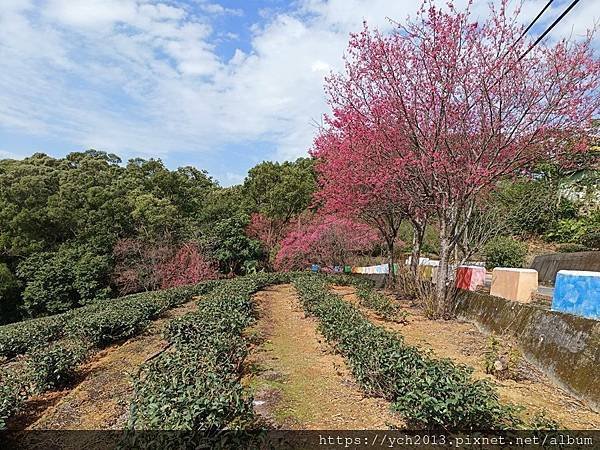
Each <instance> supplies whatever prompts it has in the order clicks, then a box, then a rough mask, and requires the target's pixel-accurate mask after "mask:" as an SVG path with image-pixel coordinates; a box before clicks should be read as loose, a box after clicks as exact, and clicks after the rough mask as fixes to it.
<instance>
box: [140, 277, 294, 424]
mask: <svg viewBox="0 0 600 450" xmlns="http://www.w3.org/2000/svg"><path fill="white" fill-rule="evenodd" d="M293 276H294V275H282V274H262V273H258V274H253V275H248V276H245V277H240V278H235V279H233V280H230V281H225V282H222V283H221V284H220V285H219V286H218V287H216V288H215V289H214V290H212V292H210V293H209V294H208V295H206V297H205V298H204V299H202V301H200V302H198V310H197V311H194V312H192V313H189V314H186V315H185V316H183V317H181V318H178V319H175V320H173V321H171V322H170V323H169V324H168V325H167V327H166V330H165V338H166V339H167V340H168V341H169V342H170V343H171V344H172V348H171V350H170V351H168V352H165V353H163V354H161V355H160V356H159V357H157V358H156V359H154V360H152V361H150V362H149V363H148V364H146V365H144V366H143V367H142V369H141V370H140V373H139V375H138V376H137V377H136V378H135V380H134V388H135V394H134V399H133V401H132V404H131V411H132V414H131V418H130V423H129V427H130V428H132V429H135V430H157V429H160V430H203V431H205V432H208V433H209V434H210V433H211V432H212V433H217V432H218V431H219V430H222V429H240V428H243V427H245V426H247V425H248V424H249V423H250V422H251V420H252V417H253V413H252V399H251V398H250V397H249V396H247V395H246V394H245V392H244V390H243V387H242V385H241V384H240V381H239V380H240V370H241V367H242V363H243V361H244V358H245V357H246V355H247V351H248V350H247V342H246V339H245V338H244V337H243V334H242V333H243V331H244V330H245V329H246V328H247V327H248V326H249V325H250V324H251V323H252V321H253V320H254V305H253V302H252V298H251V297H252V294H253V293H254V292H256V291H257V290H259V289H261V288H263V287H264V286H266V285H269V284H275V283H281V282H288V281H289V280H290V279H291V277H293Z"/></svg>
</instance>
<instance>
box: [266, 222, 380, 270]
mask: <svg viewBox="0 0 600 450" xmlns="http://www.w3.org/2000/svg"><path fill="white" fill-rule="evenodd" d="M378 243H379V236H378V234H377V232H376V231H375V230H373V229H372V228H371V227H369V226H367V225H364V224H362V223H358V222H355V221H352V220H350V219H346V218H339V217H336V216H315V217H313V218H311V219H309V220H308V221H304V222H299V223H298V225H297V226H296V227H295V228H294V229H293V230H292V231H290V232H289V233H288V235H287V236H286V237H285V238H284V239H283V240H282V241H281V248H280V250H279V252H278V253H277V256H276V258H275V268H276V269H277V270H297V269H305V268H306V267H308V266H309V265H310V264H320V265H324V266H333V265H344V264H345V263H347V262H348V260H349V258H350V257H351V256H352V255H354V254H357V253H366V252H370V251H372V250H373V248H374V246H375V245H376V244H378Z"/></svg>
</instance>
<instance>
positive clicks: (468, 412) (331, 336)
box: [294, 276, 518, 430]
mask: <svg viewBox="0 0 600 450" xmlns="http://www.w3.org/2000/svg"><path fill="white" fill-rule="evenodd" d="M294 285H295V287H296V289H297V291H298V294H299V295H300V299H301V302H302V304H303V306H304V308H305V309H306V310H307V311H308V312H309V313H311V314H313V315H315V316H316V317H317V318H318V319H319V321H320V323H319V328H320V331H321V332H322V334H323V335H324V336H325V338H326V339H327V340H328V341H329V342H331V343H332V344H333V345H334V346H335V348H336V350H337V351H339V352H340V353H341V354H342V355H343V356H344V357H345V358H346V360H347V361H348V364H349V367H350V369H351V370H352V373H353V375H354V377H355V378H356V380H357V381H358V382H359V383H360V385H361V386H362V387H363V388H364V389H365V390H366V391H367V392H368V393H370V394H372V395H376V396H380V397H383V398H386V399H388V400H390V401H392V402H393V407H394V408H395V409H396V410H398V411H399V412H400V413H401V414H402V415H403V417H404V418H405V419H406V421H407V422H408V424H409V426H415V427H426V428H434V429H439V428H447V429H462V430H472V429H498V428H514V427H515V426H516V425H517V424H518V419H517V418H516V414H515V408H514V407H510V406H505V405H503V404H501V403H500V401H499V400H498V395H497V393H496V391H495V390H494V389H493V387H492V386H491V385H489V384H488V383H487V382H485V381H483V380H477V381H476V380H472V379H471V373H472V370H471V369H470V368H468V367H466V366H463V365H456V364H454V363H453V362H451V361H450V360H446V359H432V358H430V357H428V356H426V355H424V354H423V353H422V352H420V351H419V350H418V349H417V348H415V347H411V346H408V345H406V344H405V343H404V342H403V340H402V338H401V337H400V336H398V335H397V334H394V333H391V332H388V331H386V330H385V329H383V328H381V327H378V326H375V325H373V324H372V323H371V322H369V321H368V320H367V319H366V318H365V317H364V316H363V315H362V314H361V313H360V311H359V310H358V309H357V308H355V307H354V306H353V305H351V304H349V303H348V302H345V301H344V300H343V299H342V298H340V296H338V295H335V294H334V293H332V292H330V291H329V285H328V283H327V279H326V278H324V277H318V276H301V277H298V278H297V279H296V280H295V281H294Z"/></svg>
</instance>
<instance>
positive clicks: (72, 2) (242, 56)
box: [0, 0, 600, 185]
mask: <svg viewBox="0 0 600 450" xmlns="http://www.w3.org/2000/svg"><path fill="white" fill-rule="evenodd" d="M465 2H466V0H457V1H455V3H457V4H458V5H461V4H463V3H465ZM416 3H417V2H416V1H414V0H295V1H286V0H256V1H252V0H247V1H233V0H215V1H212V0H0V158H9V157H10V158H22V157H24V156H27V155H30V154H31V153H33V152H44V153H48V154H50V155H53V156H64V155H65V154H67V153H69V152H71V151H76V150H83V149H87V148H96V149H98V150H106V151H109V152H113V153H117V154H118V155H120V156H121V157H122V158H124V159H128V158H131V157H138V156H141V157H146V158H149V157H155V158H161V159H163V160H164V161H165V163H166V164H167V165H168V166H169V167H171V168H175V167H178V166H181V165H194V166H196V167H198V168H202V169H207V170H208V171H209V172H210V173H211V175H213V176H214V177H215V178H217V179H218V180H219V181H220V182H221V184H223V185H230V184H234V183H238V182H241V181H242V180H243V178H244V176H245V174H246V171H247V170H248V169H249V168H250V167H252V166H253V165H255V164H257V163H258V162H260V161H262V160H266V159H276V160H284V159H294V158H296V157H298V156H303V155H305V154H306V152H307V150H308V148H309V146H310V143H311V141H312V138H313V136H314V133H315V130H316V129H315V123H318V122H319V120H320V117H321V115H322V114H323V113H324V112H326V111H327V109H326V105H325V101H324V96H323V87H322V86H323V77H324V76H325V75H326V74H327V73H328V72H329V71H330V70H339V69H340V68H341V65H342V59H341V57H342V54H343V51H344V48H345V46H346V44H347V40H348V34H349V33H350V32H352V31H356V30H359V29H360V27H361V23H362V21H363V19H365V20H367V21H368V22H369V24H370V26H372V27H378V28H380V29H382V30H383V31H385V30H388V29H389V28H390V24H389V21H388V20H387V17H391V18H394V19H398V20H402V19H403V18H405V17H406V16H407V15H410V14H413V13H414V11H415V9H416V7H417V6H416ZM545 3H546V0H528V1H526V2H525V5H524V8H523V15H522V18H523V21H526V20H528V19H530V18H531V17H533V16H534V15H535V14H536V13H537V11H539V10H540V9H541V7H542V6H543V4H545ZM555 3H556V6H554V7H553V8H552V10H551V11H550V12H549V13H548V14H546V16H545V19H544V21H543V23H542V25H544V24H546V23H548V22H549V21H551V20H552V19H553V18H554V17H556V16H557V14H559V10H560V7H561V6H562V7H564V4H565V3H566V0H562V1H559V2H555ZM486 4H487V0H485V1H483V0H476V1H475V6H474V9H475V13H476V14H484V11H485V9H486V6H485V5H486ZM598 19H600V2H598V1H596V0H593V1H592V0H590V1H583V2H580V5H578V6H577V7H576V9H575V10H573V11H572V13H571V14H570V15H569V16H568V20H566V21H565V23H563V24H561V25H560V26H559V27H558V29H557V30H556V33H555V36H561V35H566V34H570V33H574V34H576V35H577V34H581V33H583V32H584V31H585V29H586V28H588V27H589V26H591V25H592V24H593V23H594V20H596V21H597V20H598ZM534 31H535V30H534Z"/></svg>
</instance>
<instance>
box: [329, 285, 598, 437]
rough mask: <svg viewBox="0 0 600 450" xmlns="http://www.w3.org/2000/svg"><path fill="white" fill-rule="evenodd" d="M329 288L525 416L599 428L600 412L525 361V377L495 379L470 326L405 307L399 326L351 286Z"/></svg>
mask: <svg viewBox="0 0 600 450" xmlns="http://www.w3.org/2000/svg"><path fill="white" fill-rule="evenodd" d="M333 290H334V292H336V293H337V294H340V295H343V298H344V299H345V300H347V301H350V302H352V303H353V304H355V305H356V306H358V307H359V308H360V309H361V311H362V312H363V313H364V314H365V315H366V316H367V317H368V318H369V320H371V321H372V322H373V323H375V324H377V325H380V326H383V327H384V328H386V329H388V330H390V331H394V332H397V333H398V334H400V335H402V337H403V338H404V340H405V342H406V343H408V344H410V345H415V346H418V347H421V348H423V349H426V350H431V351H433V353H434V355H435V356H436V357H445V358H450V359H452V360H453V361H455V362H457V363H462V364H466V365H468V366H471V367H473V368H474V373H473V376H474V377H476V378H478V379H487V380H489V381H491V382H492V383H493V384H494V385H495V386H496V388H497V389H498V393H499V395H500V398H501V400H503V401H505V402H510V403H514V404H518V405H522V406H524V407H525V411H524V412H523V417H524V418H526V419H529V418H531V417H533V416H534V415H535V414H536V413H538V412H542V411H545V413H546V416H547V417H549V418H551V419H554V420H557V421H558V422H559V423H560V424H561V425H562V427H563V429H574V430H581V429H586V430H590V429H599V428H600V414H598V413H596V412H594V411H593V410H591V409H590V408H589V407H588V406H586V405H585V404H583V403H582V402H581V401H579V400H577V399H576V398H574V397H573V396H572V395H570V394H569V393H568V392H566V391H564V390H563V389H561V388H559V387H558V386H556V385H555V384H553V383H552V381H551V380H550V379H549V378H548V377H547V376H545V375H544V374H543V373H542V372H541V371H540V370H538V369H537V368H535V367H534V366H533V365H531V364H529V363H527V362H526V361H524V360H523V361H522V363H521V367H520V368H521V373H522V374H523V375H524V376H525V378H526V379H524V380H519V381H514V380H498V379H496V378H495V377H494V376H492V375H489V374H486V373H485V372H484V368H483V362H482V361H483V355H484V351H485V349H486V344H487V340H488V337H487V336H486V335H485V334H484V333H482V332H480V331H479V330H478V329H477V327H476V326H475V325H473V324H471V323H469V322H463V321H459V320H447V321H433V320H429V319H427V318H426V317H425V316H424V314H423V312H422V310H421V309H420V308H417V307H410V306H405V305H403V309H404V310H405V311H406V312H407V313H408V317H407V319H408V324H406V325H402V324H399V323H395V322H390V321H387V320H382V319H381V318H380V317H378V316H377V315H376V314H375V313H374V312H373V311H370V310H368V309H366V308H363V307H361V306H360V305H359V304H358V303H359V302H358V298H357V297H356V295H355V294H354V293H355V289H354V288H353V287H347V286H335V287H334V288H333ZM500 341H502V339H500Z"/></svg>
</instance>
